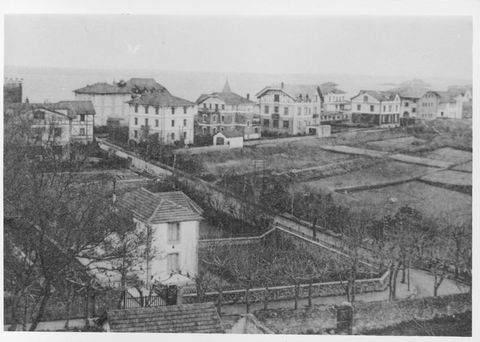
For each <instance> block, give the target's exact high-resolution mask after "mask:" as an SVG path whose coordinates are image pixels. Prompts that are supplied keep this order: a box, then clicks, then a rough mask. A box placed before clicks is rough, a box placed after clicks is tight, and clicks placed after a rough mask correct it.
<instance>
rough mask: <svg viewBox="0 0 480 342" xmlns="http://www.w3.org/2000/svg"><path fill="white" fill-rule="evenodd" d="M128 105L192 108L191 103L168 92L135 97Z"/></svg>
mask: <svg viewBox="0 0 480 342" xmlns="http://www.w3.org/2000/svg"><path fill="white" fill-rule="evenodd" d="M128 103H130V104H138V105H144V106H145V105H146V106H154V107H155V106H160V107H170V106H172V107H179V106H192V105H194V103H193V102H190V101H188V100H185V99H182V98H180V97H176V96H173V95H171V94H170V93H169V92H164V91H159V92H153V93H145V94H143V95H141V96H140V97H136V98H134V99H132V100H130V101H128Z"/></svg>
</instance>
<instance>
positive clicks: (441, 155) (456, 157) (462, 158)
mask: <svg viewBox="0 0 480 342" xmlns="http://www.w3.org/2000/svg"><path fill="white" fill-rule="evenodd" d="M417 156H419V157H424V158H429V159H437V160H444V161H447V162H451V163H462V162H466V161H469V160H472V152H468V151H463V150H456V149H453V148H450V147H443V148H439V149H436V150H433V151H428V152H423V153H419V154H417Z"/></svg>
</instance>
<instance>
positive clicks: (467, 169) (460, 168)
mask: <svg viewBox="0 0 480 342" xmlns="http://www.w3.org/2000/svg"><path fill="white" fill-rule="evenodd" d="M452 170H457V171H464V172H470V173H472V162H471V161H469V162H467V163H464V164H460V165H457V166H455V167H454V168H453V169H452Z"/></svg>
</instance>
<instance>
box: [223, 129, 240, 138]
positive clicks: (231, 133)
mask: <svg viewBox="0 0 480 342" xmlns="http://www.w3.org/2000/svg"><path fill="white" fill-rule="evenodd" d="M217 134H223V135H224V136H225V137H226V138H238V137H243V133H242V132H240V131H239V130H238V129H234V130H232V131H221V132H218V133H217Z"/></svg>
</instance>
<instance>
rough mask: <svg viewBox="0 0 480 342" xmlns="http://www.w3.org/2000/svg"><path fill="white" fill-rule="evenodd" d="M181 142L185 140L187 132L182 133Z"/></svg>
mask: <svg viewBox="0 0 480 342" xmlns="http://www.w3.org/2000/svg"><path fill="white" fill-rule="evenodd" d="M183 140H187V132H183Z"/></svg>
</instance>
